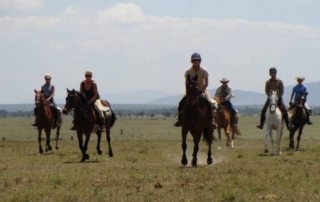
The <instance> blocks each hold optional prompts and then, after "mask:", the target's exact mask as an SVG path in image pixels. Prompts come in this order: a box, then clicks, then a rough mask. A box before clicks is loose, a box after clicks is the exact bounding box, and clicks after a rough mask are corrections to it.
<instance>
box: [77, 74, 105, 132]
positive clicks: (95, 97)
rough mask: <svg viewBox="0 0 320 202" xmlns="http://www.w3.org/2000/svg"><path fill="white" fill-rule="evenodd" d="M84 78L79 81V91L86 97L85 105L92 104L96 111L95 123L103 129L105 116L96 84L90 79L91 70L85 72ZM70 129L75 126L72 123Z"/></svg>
mask: <svg viewBox="0 0 320 202" xmlns="http://www.w3.org/2000/svg"><path fill="white" fill-rule="evenodd" d="M84 76H85V80H83V81H82V82H81V83H80V93H82V94H83V95H84V97H85V98H86V99H87V105H88V106H92V107H93V109H94V110H95V111H96V112H97V115H98V120H97V123H98V125H99V126H100V130H103V129H104V125H105V118H104V114H103V110H102V104H101V101H100V96H99V93H98V87H97V84H96V83H95V82H94V80H92V72H91V71H86V72H85V75H84ZM71 130H75V126H74V125H73V126H72V128H71Z"/></svg>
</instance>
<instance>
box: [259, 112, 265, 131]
mask: <svg viewBox="0 0 320 202" xmlns="http://www.w3.org/2000/svg"><path fill="white" fill-rule="evenodd" d="M265 120H266V115H265V113H263V112H261V115H260V124H259V125H257V128H260V129H263V124H264V121H265Z"/></svg>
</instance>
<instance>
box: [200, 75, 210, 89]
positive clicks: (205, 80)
mask: <svg viewBox="0 0 320 202" xmlns="http://www.w3.org/2000/svg"><path fill="white" fill-rule="evenodd" d="M208 85H209V79H208V77H205V78H204V85H203V87H202V89H201V92H202V93H204V92H205V91H206V89H207V87H208Z"/></svg>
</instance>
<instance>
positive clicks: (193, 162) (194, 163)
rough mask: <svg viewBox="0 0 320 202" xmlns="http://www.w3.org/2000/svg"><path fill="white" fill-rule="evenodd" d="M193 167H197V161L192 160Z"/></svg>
mask: <svg viewBox="0 0 320 202" xmlns="http://www.w3.org/2000/svg"><path fill="white" fill-rule="evenodd" d="M191 165H192V166H193V167H197V159H192V162H191Z"/></svg>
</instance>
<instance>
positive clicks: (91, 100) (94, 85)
mask: <svg viewBox="0 0 320 202" xmlns="http://www.w3.org/2000/svg"><path fill="white" fill-rule="evenodd" d="M92 85H93V96H92V98H91V99H90V100H89V102H90V103H93V102H94V101H95V100H96V99H97V97H98V87H97V84H96V83H93V84H92Z"/></svg>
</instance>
